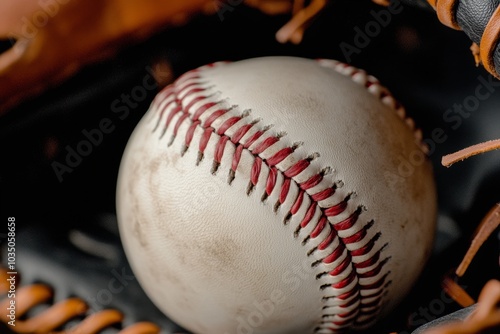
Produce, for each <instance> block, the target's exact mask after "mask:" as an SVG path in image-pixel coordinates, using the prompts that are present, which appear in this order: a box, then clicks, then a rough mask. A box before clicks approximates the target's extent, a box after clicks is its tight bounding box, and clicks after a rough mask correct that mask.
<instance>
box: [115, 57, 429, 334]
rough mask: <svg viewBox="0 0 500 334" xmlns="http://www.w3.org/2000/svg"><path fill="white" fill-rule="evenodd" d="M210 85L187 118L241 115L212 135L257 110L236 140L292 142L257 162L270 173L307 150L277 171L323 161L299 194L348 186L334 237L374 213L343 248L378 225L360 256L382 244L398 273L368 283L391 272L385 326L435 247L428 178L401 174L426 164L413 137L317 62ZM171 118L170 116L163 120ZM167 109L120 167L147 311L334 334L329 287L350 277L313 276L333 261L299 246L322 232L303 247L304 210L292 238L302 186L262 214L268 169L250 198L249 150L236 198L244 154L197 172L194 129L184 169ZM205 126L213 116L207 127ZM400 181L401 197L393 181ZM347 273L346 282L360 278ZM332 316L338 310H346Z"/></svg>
mask: <svg viewBox="0 0 500 334" xmlns="http://www.w3.org/2000/svg"><path fill="white" fill-rule="evenodd" d="M199 75H200V78H199V79H196V80H194V79H193V80H191V81H193V82H196V85H197V87H203V88H204V91H203V92H200V93H196V94H193V95H192V96H189V97H188V98H186V99H185V100H184V101H183V104H184V106H186V105H187V104H188V103H189V102H190V101H191V100H192V99H194V98H195V97H197V96H202V95H206V96H208V99H209V100H211V101H214V102H220V104H219V105H218V106H216V107H214V109H213V110H217V108H221V107H225V108H228V109H231V110H230V112H229V113H228V114H226V115H224V116H223V117H221V118H220V119H218V120H216V121H215V122H214V123H213V126H214V128H217V127H219V126H220V125H221V124H222V123H223V122H224V121H225V120H227V119H228V118H229V117H230V116H234V115H241V114H243V113H244V112H245V111H246V110H247V113H249V115H248V116H246V117H245V118H244V119H242V120H241V121H240V122H239V123H237V124H236V125H235V126H234V127H232V128H230V129H229V130H228V131H227V134H228V135H230V134H231V131H233V133H234V131H235V130H234V129H237V128H238V127H239V126H240V125H241V124H247V123H249V122H250V121H252V120H256V119H260V122H258V123H257V124H256V125H255V126H254V127H255V131H256V130H258V129H263V128H264V127H265V126H268V125H272V128H271V129H270V130H268V132H266V135H273V134H278V133H280V134H281V135H282V136H283V137H282V138H281V139H280V141H279V142H278V143H277V144H275V145H273V146H271V147H270V148H268V150H266V151H264V152H263V153H262V154H260V157H261V158H262V159H266V158H268V157H270V156H271V155H272V154H273V153H275V152H277V151H278V150H279V149H281V148H283V147H289V146H292V145H294V144H295V143H299V142H300V146H299V147H298V148H297V149H296V150H295V152H294V153H293V155H292V156H290V157H289V158H287V159H285V161H283V162H282V163H281V164H278V167H279V168H280V169H283V170H286V169H287V168H288V167H289V166H290V165H292V164H293V163H294V162H296V161H297V160H299V159H303V158H306V157H308V156H310V155H311V154H313V153H316V152H317V153H319V157H317V158H315V159H314V160H313V161H312V163H311V165H310V166H309V167H308V169H307V170H306V172H304V173H303V174H304V175H300V174H299V175H298V176H297V177H296V178H295V179H296V180H295V181H296V182H298V183H300V182H302V180H301V177H302V178H306V176H310V175H313V174H314V173H318V172H319V171H321V170H322V169H324V168H325V167H331V168H332V170H333V172H332V173H330V174H328V175H326V176H325V178H324V180H323V181H322V183H321V184H320V185H318V186H316V188H317V189H313V190H312V191H319V190H321V189H324V188H327V187H330V186H332V185H333V184H334V183H338V184H339V185H342V184H343V186H341V187H340V188H339V189H337V190H336V192H335V194H334V195H333V196H332V197H331V198H328V199H327V200H325V201H322V202H320V203H319V206H321V207H330V206H332V205H334V204H336V203H338V202H339V201H341V200H343V199H344V198H345V197H346V196H347V195H348V194H353V195H352V196H351V199H350V200H349V202H348V203H349V204H348V207H347V209H346V210H345V212H344V213H342V214H340V215H338V216H336V217H330V224H335V223H337V222H340V221H342V220H344V219H346V218H347V217H348V216H349V215H350V214H351V213H352V212H354V211H355V210H356V209H357V208H358V207H360V206H362V207H364V208H365V211H363V212H362V214H361V215H360V217H359V219H358V222H357V223H356V225H355V226H354V227H353V228H352V229H349V230H347V231H342V232H339V236H340V237H348V236H350V235H352V234H354V233H355V232H357V231H359V230H360V229H361V228H363V227H364V226H365V225H366V224H367V223H368V222H370V221H372V220H373V221H374V225H373V226H372V227H370V228H369V229H368V230H367V236H366V238H365V239H364V240H361V241H359V247H361V246H362V245H364V244H366V243H367V241H368V240H369V239H371V237H373V236H374V235H375V234H376V233H377V232H381V237H380V239H379V240H378V241H377V242H376V244H375V246H374V248H377V250H378V249H380V248H382V246H383V245H385V244H387V247H385V248H384V249H383V250H382V252H381V258H382V259H384V258H387V257H390V260H388V262H387V263H386V264H385V265H384V266H383V270H382V272H381V273H380V274H379V276H376V277H373V278H368V279H365V281H364V282H365V283H368V284H369V283H373V282H375V281H377V280H378V279H379V278H380V277H381V275H383V274H385V273H388V272H390V274H388V276H387V280H386V281H385V282H388V281H392V283H391V284H390V285H389V286H388V287H387V288H386V290H385V291H386V292H387V295H386V296H385V297H384V298H383V299H382V300H381V301H380V302H379V303H378V305H377V308H379V309H380V310H379V313H380V315H383V314H386V313H387V312H388V311H389V310H390V309H391V308H393V307H394V306H395V304H396V303H397V302H398V301H400V299H401V298H402V297H403V296H404V294H406V293H407V291H408V290H409V289H410V288H411V285H412V284H413V282H414V281H415V280H416V279H417V277H418V274H419V272H420V271H421V269H422V267H423V265H424V263H425V260H426V258H427V256H428V255H429V252H430V249H431V245H432V239H433V235H434V222H435V212H436V199H435V190H434V183H433V180H432V173H431V167H430V164H429V163H428V162H425V163H423V164H416V166H414V170H413V172H412V173H408V174H410V175H408V174H404V175H401V169H399V171H398V168H400V165H401V159H405V161H408V160H410V156H412V154H415V152H418V150H419V147H418V145H417V144H416V143H415V138H414V136H413V133H412V132H411V131H410V130H409V128H408V127H407V125H406V124H404V122H403V121H402V120H401V118H400V117H399V116H397V115H396V113H395V111H394V110H392V109H391V108H389V107H387V106H386V105H384V104H382V103H381V101H380V99H379V98H377V97H376V96H374V95H373V94H370V93H369V92H367V90H366V88H365V87H363V86H362V85H360V84H358V83H355V82H353V80H352V79H351V77H349V76H344V75H342V74H339V73H337V72H336V71H334V70H332V69H328V68H325V67H323V66H320V65H319V64H318V63H317V62H316V61H312V60H304V59H297V58H285V57H276V58H261V59H253V60H247V61H242V62H237V63H232V64H227V65H219V66H216V67H214V68H204V69H201V70H200V71H199ZM191 81H190V79H188V80H187V81H186V82H187V83H189V82H191ZM181 86H182V84H179V87H181ZM180 96H181V97H182V94H180ZM164 105H166V102H165V103H164V104H160V107H162V106H164ZM196 106H198V104H195V105H194V106H193V107H192V108H191V109H193V110H194V109H196V108H195V107H196ZM156 107H158V105H156ZM169 108H170V109H168V108H167V110H166V111H165V112H164V113H163V114H162V116H161V121H160V123H159V124H160V125H159V126H158V127H157V128H156V129H155V126H157V124H158V118H159V117H160V116H159V115H160V113H159V111H158V110H156V109H157V108H155V107H153V108H152V109H151V110H150V111H149V112H148V114H146V116H145V117H144V118H143V120H142V121H141V122H140V123H139V125H138V126H137V128H136V130H135V132H134V134H133V135H132V137H131V139H130V141H129V144H128V147H127V149H126V152H125V154H124V157H123V160H122V164H121V168H120V175H119V180H118V189H117V211H118V219H119V224H120V232H121V236H122V240H123V243H124V246H125V249H126V252H127V256H128V258H129V260H130V262H131V264H132V267H133V269H134V272H135V274H136V276H137V277H138V279H139V281H140V282H141V284H142V286H143V287H144V289H145V291H146V292H147V293H148V295H149V296H150V298H151V299H152V300H153V301H154V302H155V303H156V304H157V305H158V306H159V307H160V309H162V310H163V311H164V312H165V313H166V314H167V315H168V316H169V317H171V318H172V319H173V320H174V321H176V322H178V323H179V324H181V325H183V326H184V327H186V328H188V329H190V330H192V331H193V332H195V333H203V334H210V333H219V334H220V333H221V334H226V333H227V334H236V333H238V334H239V333H247V332H248V333H250V332H249V329H250V330H251V333H313V332H314V330H315V329H316V328H317V327H318V326H319V327H321V328H322V329H320V330H318V332H319V333H334V332H335V331H333V330H331V329H328V328H332V326H328V325H327V324H324V325H320V323H321V321H322V320H325V318H322V315H323V314H324V312H325V311H324V306H325V305H326V304H325V301H324V300H323V299H322V297H324V296H325V294H327V293H330V292H328V289H325V290H321V289H320V286H321V285H322V284H325V283H336V282H338V281H340V280H341V278H342V277H341V278H336V277H323V278H322V279H316V275H317V274H320V273H322V272H324V271H327V270H328V271H330V270H332V269H334V268H335V267H334V266H335V264H332V265H331V266H330V267H328V266H325V265H322V264H321V265H319V266H316V267H314V268H312V267H311V264H312V263H313V262H314V261H316V260H319V259H321V258H322V257H324V255H326V253H324V252H323V253H321V252H318V251H316V252H314V253H312V255H311V256H308V255H307V253H308V252H309V251H310V250H311V249H312V248H313V247H314V246H315V245H318V244H319V243H320V242H321V240H324V238H325V237H326V234H325V233H326V232H327V230H326V229H325V232H324V233H322V235H321V236H319V237H318V238H316V239H317V240H314V238H313V239H311V240H309V241H308V242H307V243H306V244H305V245H302V240H304V238H306V237H307V236H308V235H309V234H310V233H311V231H312V229H313V228H314V225H313V224H312V223H311V224H309V225H308V227H307V228H304V229H302V230H301V231H300V234H299V236H298V237H295V236H294V231H295V230H296V228H297V226H298V225H299V224H300V222H301V219H302V217H303V216H304V213H305V210H306V209H307V206H306V204H304V205H303V208H302V207H301V211H300V212H299V213H297V215H295V216H294V217H293V218H292V220H291V221H290V222H289V223H288V224H287V225H284V224H283V219H284V218H285V216H286V214H287V212H288V210H289V209H290V207H291V206H292V205H293V202H294V198H295V197H296V195H297V194H298V188H297V185H296V184H293V183H292V186H291V188H290V193H289V196H288V197H287V201H286V202H285V203H283V204H282V205H281V207H280V208H279V209H278V211H277V212H276V213H275V212H274V210H273V207H274V204H275V203H276V202H277V200H278V198H279V195H280V186H281V185H282V183H283V179H284V177H283V175H282V173H279V175H278V178H277V180H278V181H277V186H276V187H275V190H274V191H273V192H272V194H271V196H269V198H267V199H266V200H265V201H264V202H262V200H261V199H262V195H263V194H264V192H265V187H266V180H267V175H268V173H269V168H268V167H267V166H266V165H265V163H264V164H263V165H262V171H261V173H260V176H259V182H258V184H257V186H256V188H255V189H254V190H253V191H252V192H251V193H250V195H247V194H246V193H247V188H248V184H249V175H250V170H251V167H252V164H253V163H254V159H255V156H254V155H252V154H251V153H250V151H249V150H244V151H243V154H242V157H241V160H240V162H239V165H238V169H237V171H236V174H235V179H234V181H233V182H232V183H231V185H229V184H228V171H229V169H230V168H231V162H232V156H233V154H234V151H235V145H234V144H233V143H231V142H230V141H228V143H227V144H226V146H225V150H224V154H223V158H222V161H221V165H220V167H219V168H218V170H217V172H216V173H215V175H213V174H212V173H211V169H212V166H213V157H214V151H215V148H216V145H217V141H218V140H219V138H220V136H218V135H216V134H213V135H212V136H211V138H210V141H209V143H208V145H207V148H206V150H205V152H204V159H203V160H202V161H201V162H200V163H199V165H198V166H196V161H197V157H198V145H199V141H200V138H201V136H202V133H203V129H202V128H201V127H197V128H196V130H195V132H194V136H193V140H192V143H191V145H190V147H189V149H188V150H187V151H186V153H185V154H184V156H182V157H181V154H180V153H181V150H182V148H183V145H184V141H185V134H186V132H187V131H188V128H189V125H190V124H189V122H187V121H186V122H182V124H181V125H180V126H179V128H178V133H177V136H176V138H175V140H174V141H173V143H172V145H171V146H168V144H169V141H170V140H171V137H172V133H173V132H172V131H173V129H174V125H175V123H176V121H177V120H178V119H179V117H180V114H178V115H175V116H174V118H173V120H172V123H171V124H170V126H169V127H168V128H167V129H166V132H165V134H164V135H163V136H161V134H162V127H163V125H164V124H165V122H166V119H167V116H168V111H169V110H171V109H172V108H173V107H169ZM248 110H249V111H248ZM204 115H205V114H204ZM208 116H209V113H206V115H205V116H202V118H201V120H202V121H204V120H206V117H208ZM153 130H154V131H153ZM249 133H250V132H249ZM160 137H161V138H160ZM254 147H255V146H251V147H250V150H252V148H254ZM311 173H312V174H311ZM306 174H307V175H306ZM388 175H390V176H391V178H390V179H388ZM394 177H396V180H397V183H396V185H394V183H391V182H390V181H389V180H392V181H394ZM292 195H294V196H292ZM317 212H318V214H317V215H315V218H314V219H317V218H318V217H319V216H320V214H321V211H320V210H319V209H318V211H317ZM329 226H331V225H329ZM327 229H328V231H330V230H331V228H330V227H328V226H327ZM351 246H352V247H355V246H356V245H351ZM332 247H333V246H332ZM374 251H375V250H374ZM345 256H348V252H347V250H346V252H345V255H344V257H343V258H345ZM361 260H365V259H359V262H360V261H361ZM339 262H340V260H339ZM332 266H333V267H332ZM349 270H350V271H346V272H345V273H346V275H347V274H348V273H349V272H351V271H352V270H354V269H349ZM357 274H358V275H359V274H360V272H359V271H358V273H357ZM356 281H357V282H358V280H356ZM331 293H335V291H331ZM339 294H340V292H339ZM278 297H279V298H278ZM271 299H272V300H273V301H275V303H273V304H272V307H270V308H269V307H268V308H267V309H262V305H267V306H269V305H270V304H269V303H270V301H269V300H271ZM276 300H278V301H279V303H278V302H276ZM329 303H330V304H328V305H329V306H331V307H330V308H329V310H330V312H329V313H331V311H335V310H336V309H335V307H334V306H335V305H334V304H335V301H330V302H329ZM259 305H260V306H259ZM356 305H358V304H356ZM322 312H323V313H322ZM339 312H341V311H339ZM357 317H361V318H362V315H361V314H359V315H355V317H354V318H353V321H355V320H356V318H357ZM361 318H360V319H361ZM326 319H327V320H338V317H337V316H335V317H334V318H331V317H329V318H326ZM358 320H359V319H358ZM245 327H246V328H247V329H245ZM333 327H334V326H333ZM248 328H249V329H248Z"/></svg>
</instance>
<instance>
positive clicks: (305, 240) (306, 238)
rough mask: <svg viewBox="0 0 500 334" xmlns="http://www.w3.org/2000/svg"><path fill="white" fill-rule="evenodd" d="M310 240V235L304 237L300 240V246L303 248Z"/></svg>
mask: <svg viewBox="0 0 500 334" xmlns="http://www.w3.org/2000/svg"><path fill="white" fill-rule="evenodd" d="M310 239H311V236H310V235H308V236H307V237H305V239H304V240H302V246H305V245H306V244H307V242H308V241H309V240H310Z"/></svg>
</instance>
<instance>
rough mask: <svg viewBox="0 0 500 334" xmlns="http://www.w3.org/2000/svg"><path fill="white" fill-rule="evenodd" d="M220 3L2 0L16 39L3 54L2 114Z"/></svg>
mask: <svg viewBox="0 0 500 334" xmlns="http://www.w3.org/2000/svg"><path fill="white" fill-rule="evenodd" d="M215 9H216V3H215V2H214V0H105V1H102V0H87V1H83V0H2V1H0V39H3V40H10V41H11V42H12V43H14V44H13V46H12V48H10V49H9V50H7V51H6V52H4V53H3V54H0V115H1V114H2V113H3V112H5V111H6V110H7V108H9V107H11V106H13V105H15V104H17V103H19V102H20V101H21V99H23V98H26V97H29V96H33V95H34V94H37V93H40V92H42V91H43V90H45V89H47V88H48V87H50V86H53V85H55V84H58V83H60V82H61V81H62V80H64V79H66V78H68V77H69V76H71V75H72V74H74V73H75V72H76V71H77V70H78V69H80V68H81V67H82V66H84V65H87V64H89V63H92V62H95V61H98V60H102V59H105V58H107V57H110V56H111V55H113V54H115V53H116V52H117V51H118V50H119V49H120V48H122V47H124V46H125V45H130V44H132V43H136V42H139V41H141V40H144V39H145V38H147V37H149V36H150V35H152V34H153V33H155V32H156V31H158V30H161V29H163V28H165V27H168V26H171V25H180V24H183V23H184V22H185V21H187V19H188V16H189V15H191V14H193V13H196V12H201V11H203V10H212V11H213V10H215Z"/></svg>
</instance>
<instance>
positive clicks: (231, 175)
mask: <svg viewBox="0 0 500 334" xmlns="http://www.w3.org/2000/svg"><path fill="white" fill-rule="evenodd" d="M235 177H236V172H235V171H234V170H232V169H229V175H228V176H227V183H228V184H229V185H231V184H232V183H233V181H234V178H235Z"/></svg>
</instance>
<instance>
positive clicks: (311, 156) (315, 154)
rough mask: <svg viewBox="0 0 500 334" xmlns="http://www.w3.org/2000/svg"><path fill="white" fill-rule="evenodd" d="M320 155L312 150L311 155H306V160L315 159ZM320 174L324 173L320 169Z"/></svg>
mask: <svg viewBox="0 0 500 334" xmlns="http://www.w3.org/2000/svg"><path fill="white" fill-rule="evenodd" d="M320 156H321V155H320V154H319V152H314V153H313V154H311V155H309V156H308V157H307V160H308V161H313V160H314V159H317V158H319V157H320ZM320 174H322V175H324V174H323V171H321V172H320Z"/></svg>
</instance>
